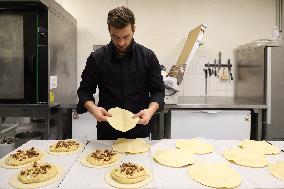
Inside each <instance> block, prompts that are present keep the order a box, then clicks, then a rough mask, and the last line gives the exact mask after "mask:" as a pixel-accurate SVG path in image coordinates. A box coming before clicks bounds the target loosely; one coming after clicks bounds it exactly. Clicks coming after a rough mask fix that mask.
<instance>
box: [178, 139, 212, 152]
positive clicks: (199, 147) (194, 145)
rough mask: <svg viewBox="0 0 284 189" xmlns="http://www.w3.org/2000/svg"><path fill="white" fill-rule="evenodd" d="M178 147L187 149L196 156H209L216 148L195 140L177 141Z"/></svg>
mask: <svg viewBox="0 0 284 189" xmlns="http://www.w3.org/2000/svg"><path fill="white" fill-rule="evenodd" d="M176 147H177V148H180V149H187V150H189V151H191V152H192V153H194V154H208V153H211V152H213V150H214V147H213V146H212V145H211V144H207V143H204V142H202V141H200V140H198V139H195V138H194V139H190V140H185V139H180V140H177V141H176Z"/></svg>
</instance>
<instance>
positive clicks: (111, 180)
mask: <svg viewBox="0 0 284 189" xmlns="http://www.w3.org/2000/svg"><path fill="white" fill-rule="evenodd" d="M125 164H132V165H135V166H137V169H138V170H139V172H137V171H134V172H133V174H132V175H127V174H126V170H124V171H123V170H122V169H123V167H127V165H126V166H122V165H125ZM122 165H121V166H120V167H116V168H114V169H112V170H111V171H109V172H107V173H106V175H105V181H106V183H108V184H109V185H111V186H113V187H116V188H140V187H143V186H146V185H147V184H149V183H150V182H151V180H152V178H153V174H152V172H151V171H150V170H148V169H147V168H145V167H143V166H141V165H138V164H133V163H124V164H122ZM129 172H131V171H129Z"/></svg>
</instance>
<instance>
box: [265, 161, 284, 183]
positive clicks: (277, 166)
mask: <svg viewBox="0 0 284 189" xmlns="http://www.w3.org/2000/svg"><path fill="white" fill-rule="evenodd" d="M267 169H268V171H269V173H270V174H271V175H273V176H275V177H276V178H278V179H280V180H282V181H284V161H277V162H276V163H273V164H270V165H269V166H268V167H267Z"/></svg>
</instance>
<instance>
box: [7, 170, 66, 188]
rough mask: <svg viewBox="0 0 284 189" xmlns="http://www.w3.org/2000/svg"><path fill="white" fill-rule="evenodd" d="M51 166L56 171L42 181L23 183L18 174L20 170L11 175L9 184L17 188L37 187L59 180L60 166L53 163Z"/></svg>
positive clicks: (60, 174)
mask: <svg viewBox="0 0 284 189" xmlns="http://www.w3.org/2000/svg"><path fill="white" fill-rule="evenodd" d="M52 166H54V167H53V168H55V169H56V171H57V173H56V174H55V175H53V177H51V178H49V179H48V180H45V181H43V182H37V183H29V184H25V183H23V182H21V181H20V180H19V174H20V172H19V173H17V174H15V175H13V176H12V177H11V178H10V180H9V183H10V185H12V186H13V187H15V188H18V189H30V188H39V187H43V186H47V185H50V184H52V183H54V182H56V181H57V180H59V179H60V178H61V177H62V175H63V170H62V168H61V167H59V166H55V165H52ZM53 174H54V173H53Z"/></svg>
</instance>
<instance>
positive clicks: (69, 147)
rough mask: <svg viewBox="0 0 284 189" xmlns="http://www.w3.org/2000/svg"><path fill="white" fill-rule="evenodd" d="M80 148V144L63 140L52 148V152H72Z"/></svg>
mask: <svg viewBox="0 0 284 189" xmlns="http://www.w3.org/2000/svg"><path fill="white" fill-rule="evenodd" d="M79 147H80V144H79V143H78V142H76V141H74V140H66V141H65V140H61V141H58V142H57V143H56V144H54V145H52V146H50V151H51V152H70V151H74V150H77V149H78V148H79Z"/></svg>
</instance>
